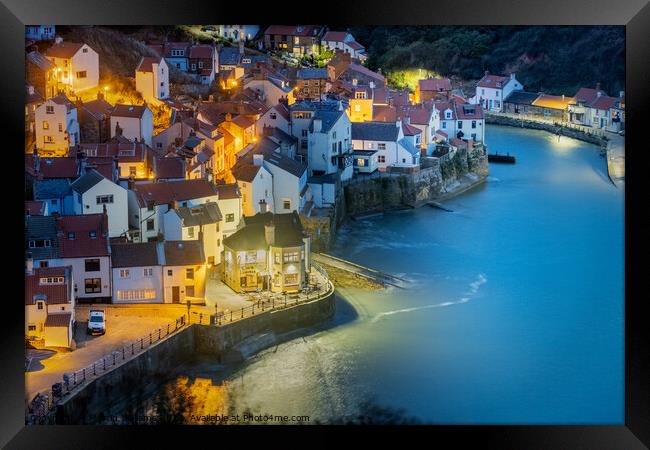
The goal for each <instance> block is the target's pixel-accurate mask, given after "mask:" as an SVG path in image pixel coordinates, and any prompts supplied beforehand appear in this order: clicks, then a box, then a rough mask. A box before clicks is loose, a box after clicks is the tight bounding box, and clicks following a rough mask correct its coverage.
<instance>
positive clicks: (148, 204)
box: [147, 201, 154, 211]
mask: <svg viewBox="0 0 650 450" xmlns="http://www.w3.org/2000/svg"><path fill="white" fill-rule="evenodd" d="M153 207H154V202H152V201H148V202H147V211H153Z"/></svg>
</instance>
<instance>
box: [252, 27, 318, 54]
mask: <svg viewBox="0 0 650 450" xmlns="http://www.w3.org/2000/svg"><path fill="white" fill-rule="evenodd" d="M324 32H325V28H324V27H322V26H320V25H271V26H269V27H268V28H267V29H266V30H265V31H264V47H265V48H266V49H267V50H273V51H281V52H282V51H284V52H288V53H293V54H294V55H296V56H302V55H311V54H313V53H318V51H319V49H320V42H321V38H322V36H323V34H324Z"/></svg>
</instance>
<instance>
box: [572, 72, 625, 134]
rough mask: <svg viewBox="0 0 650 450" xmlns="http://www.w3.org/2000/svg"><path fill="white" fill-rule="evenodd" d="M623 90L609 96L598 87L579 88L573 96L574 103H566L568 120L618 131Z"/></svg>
mask: <svg viewBox="0 0 650 450" xmlns="http://www.w3.org/2000/svg"><path fill="white" fill-rule="evenodd" d="M624 95H625V94H624V92H621V93H620V96H619V97H610V96H608V95H607V93H606V92H605V91H603V90H602V89H601V88H600V83H597V84H596V88H595V89H592V88H580V89H579V90H578V92H577V93H576V95H575V96H574V99H575V104H570V105H568V110H569V120H570V121H571V122H572V123H575V124H578V125H587V126H590V127H594V128H600V129H606V130H608V131H612V132H618V131H620V130H621V129H622V124H623V122H624V105H625V102H624V98H623V97H624Z"/></svg>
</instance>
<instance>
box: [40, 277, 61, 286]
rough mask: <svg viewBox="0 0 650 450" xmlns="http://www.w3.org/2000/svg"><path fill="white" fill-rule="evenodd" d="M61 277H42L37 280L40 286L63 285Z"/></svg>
mask: <svg viewBox="0 0 650 450" xmlns="http://www.w3.org/2000/svg"><path fill="white" fill-rule="evenodd" d="M63 282H64V278H63V277H43V278H41V279H40V280H39V283H40V284H63Z"/></svg>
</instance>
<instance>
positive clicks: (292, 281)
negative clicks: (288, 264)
mask: <svg viewBox="0 0 650 450" xmlns="http://www.w3.org/2000/svg"><path fill="white" fill-rule="evenodd" d="M296 284H298V274H297V273H287V274H285V275H284V285H285V286H289V285H296Z"/></svg>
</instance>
